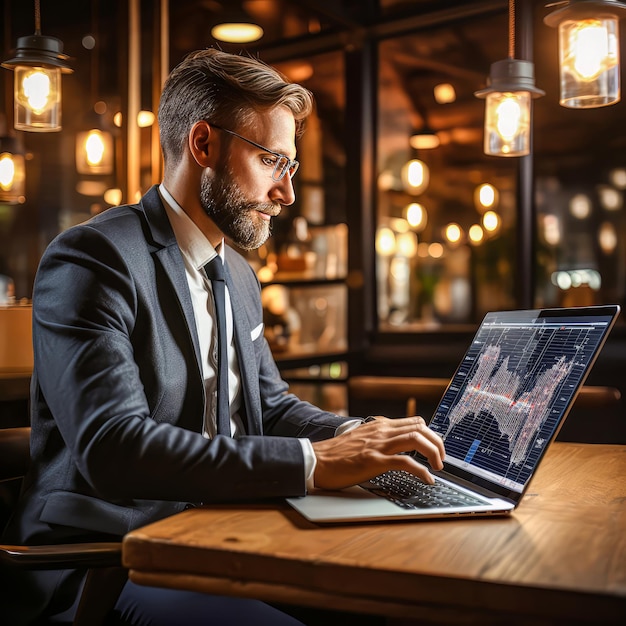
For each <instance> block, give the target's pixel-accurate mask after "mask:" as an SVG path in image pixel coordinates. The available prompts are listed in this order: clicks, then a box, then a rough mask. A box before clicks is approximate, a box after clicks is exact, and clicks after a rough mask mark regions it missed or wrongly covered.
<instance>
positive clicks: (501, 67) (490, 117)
mask: <svg viewBox="0 0 626 626" xmlns="http://www.w3.org/2000/svg"><path fill="white" fill-rule="evenodd" d="M514 55H515V2H514V0H509V57H508V58H507V59H504V60H502V61H496V62H495V63H493V64H492V65H491V71H490V74H489V79H488V84H489V86H488V87H486V88H485V89H481V90H480V91H477V92H475V93H474V95H475V96H476V97H477V98H484V99H485V138H484V152H485V154H487V155H492V156H507V157H508V156H524V155H527V154H529V153H530V130H531V113H532V108H531V101H532V99H533V98H538V97H540V96H543V95H544V93H545V92H543V91H542V90H541V89H538V88H537V87H535V66H534V65H533V63H531V62H530V61H522V60H519V59H515V58H513V57H514Z"/></svg>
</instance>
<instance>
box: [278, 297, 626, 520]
mask: <svg viewBox="0 0 626 626" xmlns="http://www.w3.org/2000/svg"><path fill="white" fill-rule="evenodd" d="M619 312H620V307H619V306H618V305H609V306H591V307H573V308H558V309H541V310H523V311H501V312H493V313H488V314H487V315H486V316H485V318H484V319H483V321H482V322H481V324H480V326H479V328H478V330H477V332H476V335H475V336H474V339H473V340H472V343H471V345H470V347H469V349H468V350H467V352H466V354H465V356H464V357H463V360H462V361H461V363H460V365H459V366H458V368H457V370H456V372H455V374H454V376H453V377H452V380H451V381H450V383H449V385H448V387H447V388H446V391H445V392H444V394H443V397H442V398H441V400H440V402H439V405H438V407H437V409H436V411H435V414H434V415H433V416H432V418H431V420H430V422H429V426H430V428H432V429H433V430H434V431H435V432H437V433H439V435H441V437H442V438H443V440H444V443H445V447H446V458H445V461H444V468H443V470H441V471H438V472H433V475H434V477H435V485H426V484H425V483H423V482H422V481H420V480H419V479H418V478H416V477H415V476H413V475H412V474H408V473H407V472H399V471H389V472H386V473H385V474H382V475H381V476H378V477H376V478H374V479H373V480H371V481H368V482H367V483H364V484H362V485H358V486H354V487H350V488H348V489H344V490H341V491H321V490H319V491H315V492H312V493H310V494H308V495H306V496H304V497H300V498H288V499H287V502H288V503H289V504H290V505H291V506H292V507H293V508H294V509H296V511H298V512H299V513H301V514H302V515H303V516H304V517H305V518H307V519H308V520H310V521H312V522H317V523H342V522H365V521H384V520H394V519H397V520H406V519H433V518H449V517H470V516H471V517H478V516H490V515H508V514H510V513H511V512H512V511H513V510H514V509H515V508H516V507H517V506H518V504H519V503H520V501H521V499H522V496H523V495H524V493H525V491H526V489H527V487H528V485H529V483H530V481H531V479H532V477H533V476H534V474H535V472H536V470H537V467H538V466H539V463H540V461H541V459H542V458H543V456H544V454H545V452H546V450H547V449H548V446H549V445H550V443H551V442H552V441H554V439H555V437H556V435H557V433H558V432H559V429H560V428H561V426H562V424H563V422H564V420H565V418H566V416H567V414H568V412H569V410H570V409H571V407H572V404H573V403H574V400H575V399H576V396H577V394H578V392H579V390H580V388H581V386H582V385H583V383H584V381H585V379H586V378H587V375H588V374H589V371H590V370H591V367H592V366H593V364H594V362H595V360H596V358H597V356H598V354H599V352H600V350H601V348H602V346H603V345H604V343H605V341H606V338H607V336H608V334H609V332H610V330H611V328H612V327H613V325H614V324H615V320H616V319H617V316H618V315H619ZM411 454H413V455H414V456H415V457H416V458H417V459H418V460H420V461H424V462H425V459H423V457H421V456H420V455H419V454H417V453H414V452H413V453H411ZM440 491H441V492H443V495H439V494H438V493H437V492H440Z"/></svg>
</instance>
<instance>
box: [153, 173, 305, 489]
mask: <svg viewBox="0 0 626 626" xmlns="http://www.w3.org/2000/svg"><path fill="white" fill-rule="evenodd" d="M159 193H160V195H161V199H162V201H163V205H164V206H165V210H166V212H167V216H168V218H169V221H170V224H171V226H172V230H173V231H174V235H175V236H176V241H177V242H178V247H179V248H180V250H181V252H182V255H183V260H184V262H185V274H186V276H187V283H188V284H189V291H190V293H191V301H192V305H193V312H194V317H195V320H196V330H197V332H198V340H199V342H200V358H201V362H202V375H203V377H204V388H205V392H206V397H207V402H206V413H205V415H204V423H203V428H202V434H203V435H204V436H205V437H206V438H208V439H212V438H213V437H215V434H216V431H217V425H216V424H217V422H216V408H217V333H215V332H214V330H213V329H214V325H215V305H214V301H213V296H212V287H211V281H210V280H209V279H208V278H207V275H206V273H205V271H204V266H205V265H206V264H207V263H208V262H209V261H211V259H213V258H214V257H215V256H216V255H218V254H219V255H220V256H221V257H222V261H223V259H224V246H223V245H222V246H220V252H218V251H217V250H216V249H215V248H214V247H213V246H212V245H211V243H210V242H209V240H208V239H207V238H206V237H205V236H204V234H203V233H202V231H201V230H200V229H199V228H198V227H197V226H196V225H195V224H194V223H193V221H192V220H191V219H190V218H189V216H188V215H187V214H186V213H185V211H184V210H183V209H182V207H181V206H180V205H179V204H178V203H177V202H176V200H174V198H173V197H172V195H171V194H170V193H169V192H168V190H167V189H166V188H165V186H164V185H163V184H161V185H159ZM226 334H227V338H228V346H227V349H228V391H229V394H228V396H229V405H230V427H231V434H232V436H233V437H237V436H238V435H243V434H245V429H244V426H243V422H242V420H241V418H240V416H239V409H240V408H241V394H242V389H241V373H240V371H239V362H238V359H237V351H236V349H235V346H234V344H233V311H232V307H231V303H230V294H229V292H228V287H226ZM299 441H300V443H301V445H302V451H303V453H304V465H305V478H306V482H307V488H309V489H311V488H312V487H313V473H314V471H315V464H316V459H315V453H314V452H313V446H312V445H311V442H310V441H309V440H308V439H299Z"/></svg>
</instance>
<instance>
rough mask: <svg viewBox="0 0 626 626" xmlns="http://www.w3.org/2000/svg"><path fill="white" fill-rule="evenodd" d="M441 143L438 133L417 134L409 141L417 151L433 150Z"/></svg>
mask: <svg viewBox="0 0 626 626" xmlns="http://www.w3.org/2000/svg"><path fill="white" fill-rule="evenodd" d="M440 143H441V141H440V140H439V136H438V135H437V134H436V133H416V134H415V135H412V136H411V138H410V139H409V145H410V146H411V148H414V149H415V150H433V149H434V148H438V147H439V145H440Z"/></svg>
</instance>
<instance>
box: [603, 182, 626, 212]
mask: <svg viewBox="0 0 626 626" xmlns="http://www.w3.org/2000/svg"><path fill="white" fill-rule="evenodd" d="M598 195H599V196H600V204H601V205H602V206H603V208H605V209H606V210H607V211H617V210H619V209H621V208H622V205H623V203H624V196H623V194H622V193H621V192H620V191H618V190H617V189H615V188H613V187H608V186H606V185H603V186H601V187H599V188H598Z"/></svg>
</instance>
